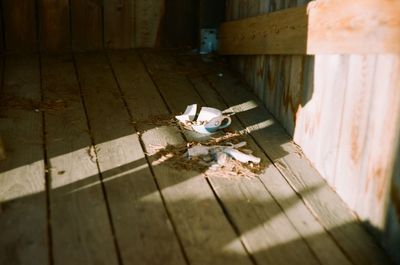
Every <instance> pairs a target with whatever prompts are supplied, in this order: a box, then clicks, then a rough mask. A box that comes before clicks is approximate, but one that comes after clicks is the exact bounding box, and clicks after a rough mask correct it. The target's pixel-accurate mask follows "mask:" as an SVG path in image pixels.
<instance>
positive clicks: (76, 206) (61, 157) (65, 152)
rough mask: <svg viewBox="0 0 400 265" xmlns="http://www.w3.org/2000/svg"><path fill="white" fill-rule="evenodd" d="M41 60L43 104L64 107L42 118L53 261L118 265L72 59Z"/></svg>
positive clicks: (59, 262)
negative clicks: (98, 262)
mask: <svg viewBox="0 0 400 265" xmlns="http://www.w3.org/2000/svg"><path fill="white" fill-rule="evenodd" d="M41 61H42V81H43V83H42V84H43V85H42V89H43V95H44V100H45V101H48V102H57V101H63V102H65V108H63V109H54V110H53V111H51V110H49V111H48V112H46V113H45V114H46V115H45V131H46V152H47V158H48V161H49V166H50V169H49V177H50V178H51V191H50V194H49V196H50V198H49V201H50V213H51V217H50V219H51V231H52V242H53V244H52V247H53V259H54V262H55V263H56V264H71V263H75V264H96V263H97V261H98V260H101V261H102V262H103V263H104V264H117V255H116V252H115V249H114V244H113V239H112V237H113V235H112V231H111V226H110V220H109V219H108V213H107V207H106V202H105V199H104V196H103V191H102V187H101V182H100V176H99V172H98V169H97V165H96V163H95V161H92V160H91V157H90V152H89V148H90V146H91V138H90V134H89V129H88V125H87V120H86V116H85V110H84V108H83V104H82V100H81V96H80V91H79V85H78V81H77V77H76V75H75V69H74V64H73V60H72V57H71V56H69V55H66V56H56V57H55V56H43V57H42V58H41Z"/></svg>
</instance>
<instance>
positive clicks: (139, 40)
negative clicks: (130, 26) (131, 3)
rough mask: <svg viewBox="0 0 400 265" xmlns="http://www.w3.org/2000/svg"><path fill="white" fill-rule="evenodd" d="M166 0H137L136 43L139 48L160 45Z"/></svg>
mask: <svg viewBox="0 0 400 265" xmlns="http://www.w3.org/2000/svg"><path fill="white" fill-rule="evenodd" d="M164 5H165V3H164V0H161V1H159V0H135V14H136V15H135V43H136V47H138V48H143V47H147V48H151V47H152V48H154V47H157V46H159V45H160V34H161V32H160V30H161V23H162V21H163V18H164V9H165V7H164Z"/></svg>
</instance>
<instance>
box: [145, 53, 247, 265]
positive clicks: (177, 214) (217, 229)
mask: <svg viewBox="0 0 400 265" xmlns="http://www.w3.org/2000/svg"><path fill="white" fill-rule="evenodd" d="M141 55H142V57H143V58H144V61H145V63H146V66H147V67H148V69H149V70H150V73H152V77H153V79H154V81H155V84H156V85H157V87H158V88H159V90H160V92H161V95H162V96H163V97H164V99H165V100H166V102H167V104H168V108H169V109H171V111H172V112H173V113H179V112H180V111H181V110H182V109H184V107H186V105H187V102H198V103H201V102H202V101H201V98H200V97H199V95H198V94H196V93H195V91H193V90H192V86H191V84H190V82H189V81H188V80H187V79H186V77H185V75H182V74H179V73H178V72H177V71H173V72H171V69H174V68H176V67H177V64H176V61H175V60H174V59H173V58H172V57H171V56H166V55H162V54H157V53H154V52H143V53H141ZM157 106H160V105H157ZM161 106H162V105H161ZM161 106H160V107H161ZM162 109H163V111H166V110H167V109H166V106H165V105H164V106H162ZM160 132H162V133H163V134H162V136H161V135H158V134H159V133H160ZM185 135H186V137H189V139H191V140H195V139H196V138H195V135H194V134H191V133H189V134H185ZM197 140H198V138H197ZM143 141H144V143H145V145H146V149H147V148H148V149H147V151H148V152H150V154H153V153H154V148H151V146H159V145H161V146H166V145H167V144H182V143H184V139H183V138H182V136H181V135H180V134H179V132H178V131H177V130H176V129H174V128H170V127H166V126H163V127H158V128H154V129H151V130H146V133H144V134H143ZM155 165H157V164H156V162H155V161H153V168H154V171H155V174H156V177H157V179H158V181H159V183H160V186H161V187H162V188H163V194H164V196H165V198H166V202H167V206H168V207H169V209H170V211H171V214H172V216H173V219H174V221H175V223H176V226H177V231H178V234H179V235H180V238H181V240H182V244H183V246H184V248H185V250H186V252H187V256H188V259H189V262H190V264H199V265H200V264H227V263H229V264H252V262H251V260H250V259H249V257H248V254H247V252H246V250H245V248H244V246H243V245H242V242H241V239H240V237H239V236H238V235H237V234H236V232H235V231H234V229H233V228H232V227H231V224H230V223H229V221H228V220H227V219H226V217H225V215H224V212H223V210H222V209H221V208H220V205H219V203H218V201H217V200H216V198H215V196H214V194H213V190H212V189H211V187H210V186H209V184H208V183H207V180H206V179H205V178H204V176H203V175H202V174H201V173H200V172H195V171H191V170H178V169H174V168H171V167H168V165H163V164H158V165H157V167H154V166H155ZM171 183H175V185H171ZM165 186H169V187H168V188H165ZM172 202H175V203H172ZM232 203H233V202H232ZM192 205H196V207H191V206H192Z"/></svg>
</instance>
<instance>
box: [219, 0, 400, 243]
mask: <svg viewBox="0 0 400 265" xmlns="http://www.w3.org/2000/svg"><path fill="white" fill-rule="evenodd" d="M244 2H245V3H244ZM259 2H261V1H259ZM262 2H265V3H264V4H267V5H269V9H268V10H264V11H263V12H266V11H267V12H268V11H269V12H271V11H274V10H279V9H281V8H288V7H290V6H294V5H305V4H306V3H307V2H308V1H281V0H274V1H262ZM321 2H324V1H321ZM326 2H327V3H328V2H331V3H332V2H333V1H326ZM239 3H241V5H239ZM371 3H372V2H369V1H368V3H366V5H367V6H368V5H370V4H371ZM380 3H381V2H379V3H376V4H380ZM250 4H251V1H243V2H241V1H233V0H232V1H230V0H229V1H228V5H227V15H228V17H227V18H228V19H229V20H235V19H240V18H244V17H247V16H251V14H249V13H248V10H249V8H248V6H249V5H250ZM372 4H373V3H372ZM382 4H383V5H386V4H394V5H397V4H398V3H397V2H396V1H383V2H382ZM239 10H240V12H239ZM260 10H261V5H260ZM383 10H385V8H384V7H382V9H379V8H377V9H375V10H374V11H373V12H382V11H383ZM260 12H261V11H260ZM389 13H390V12H388V14H389ZM252 15H254V14H252ZM377 17H379V16H377ZM389 17H390V16H389ZM389 17H388V18H389ZM335 19H336V18H335ZM383 20H385V19H383ZM371 21H372V20H371ZM378 24H379V23H378ZM393 25H394V24H393ZM390 27H391V26H390ZM397 28H398V27H397ZM326 32H328V31H326ZM366 42H368V41H366ZM368 43H369V42H368ZM396 43H398V42H396ZM366 46H368V45H366ZM302 57H303V58H302V61H303V63H302V66H301V67H300V63H299V61H298V58H296V56H292V55H285V56H281V55H266V56H264V59H262V58H261V57H259V56H257V57H254V56H233V58H230V61H231V65H232V66H233V67H234V68H235V69H236V70H237V71H239V72H240V73H241V75H242V78H243V80H244V81H245V82H246V83H248V84H249V85H250V88H249V90H251V91H253V92H254V93H256V94H257V96H258V97H259V98H260V99H262V100H263V103H264V104H265V106H266V107H267V108H268V110H269V111H270V112H271V113H272V115H273V116H274V117H275V118H276V119H277V120H278V121H279V122H280V123H281V124H282V126H283V127H284V128H285V129H286V130H287V131H288V132H289V134H290V135H293V138H294V141H295V142H296V144H298V145H300V147H301V148H302V149H303V151H304V154H305V155H306V156H307V158H309V159H310V162H311V163H312V164H313V166H314V167H315V168H316V169H317V170H318V171H319V172H320V173H321V174H322V176H323V177H324V178H325V179H326V180H327V181H328V183H329V184H330V185H331V186H332V187H333V188H334V189H336V190H338V191H339V192H340V194H342V195H343V198H345V200H346V201H345V203H348V204H349V205H351V207H352V210H354V211H355V212H356V213H357V215H358V217H359V218H360V219H361V220H363V221H364V222H365V223H367V224H370V226H371V227H373V229H372V230H374V231H375V234H379V233H376V231H385V232H382V233H381V234H380V235H379V236H380V238H381V240H382V241H385V239H384V238H385V237H386V238H389V236H386V235H388V234H390V233H389V232H388V231H386V230H387V229H389V230H390V231H393V230H395V229H396V228H395V226H394V225H389V224H385V222H384V221H383V220H385V219H386V216H387V214H388V213H387V212H386V209H388V208H387V202H388V201H389V197H391V192H390V191H389V188H388V181H389V180H390V179H392V178H393V175H392V173H390V172H391V171H393V167H394V166H393V163H392V160H393V159H394V158H395V155H394V154H395V153H396V150H395V149H396V145H395V144H394V143H395V142H396V141H399V140H398V136H397V137H395V136H393V135H396V134H397V135H398V133H396V129H395V128H394V127H393V126H390V127H389V128H387V127H386V126H382V125H379V124H381V122H382V121H383V120H387V121H389V120H390V121H391V122H388V123H387V124H391V125H393V124H398V122H397V121H396V119H398V114H397V113H398V111H396V110H394V109H391V111H389V108H392V107H390V106H397V105H398V103H392V102H393V101H392V100H394V99H393V98H396V96H394V97H393V98H390V99H389V98H387V97H386V96H385V95H386V93H387V92H386V91H389V90H390V89H392V90H391V91H392V92H391V93H393V95H397V94H396V93H397V92H395V90H393V89H394V88H393V87H392V88H389V86H390V85H389V84H395V83H396V82H397V81H395V80H396V79H398V78H399V77H398V76H399V74H398V73H399V70H398V63H397V62H398V60H399V55H398V54H385V55H383V54H382V55H363V56H361V55H357V54H354V55H353V54H347V55H338V54H329V55H316V56H302ZM360 57H362V58H363V59H359V58H360ZM262 60H264V61H263V62H262ZM260 62H261V63H260ZM395 73H397V74H395ZM389 80H391V81H389ZM371 84H372V87H371ZM360 87H363V89H361V88H360ZM382 87H384V88H382ZM360 89H361V90H360ZM356 90H357V91H360V92H359V93H358V95H357V96H355V95H356V94H357V93H356V92H355V91H356ZM368 91H369V92H368ZM380 91H382V92H380ZM361 95H362V96H361ZM364 98H365V99H364ZM367 98H369V101H368V99H367ZM362 101H364V103H361V102H362ZM388 102H391V103H390V104H389V103H388ZM371 139H374V141H372V140H371ZM389 139H390V140H389ZM389 141H392V142H390V143H389ZM378 142H379V143H380V144H379V145H381V146H385V148H378V147H377V146H378V144H377V143H378ZM353 147H354V148H353ZM376 148H378V151H377V149H376ZM353 150H354V152H353ZM356 153H358V154H359V157H358V159H355V160H353V161H351V160H349V159H350V158H351V156H352V155H355V154H356ZM354 157H355V158H357V157H356V156H354ZM339 164H340V165H339ZM389 182H390V181H389ZM350 183H351V184H350ZM354 185H356V186H354ZM377 187H379V188H377ZM372 190H374V192H372ZM378 190H380V191H379V192H378ZM390 201H391V200H390ZM388 211H391V212H394V210H393V209H392V210H388ZM392 220H393V218H392ZM385 244H386V245H395V244H392V243H385Z"/></svg>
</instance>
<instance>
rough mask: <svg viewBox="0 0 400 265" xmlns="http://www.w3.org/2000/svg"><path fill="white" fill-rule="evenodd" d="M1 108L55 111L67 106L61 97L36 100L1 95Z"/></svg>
mask: <svg viewBox="0 0 400 265" xmlns="http://www.w3.org/2000/svg"><path fill="white" fill-rule="evenodd" d="M0 105H1V108H2V109H5V110H29V111H36V112H55V111H60V110H64V109H66V108H67V106H68V104H67V101H65V100H63V99H56V100H44V101H38V100H33V99H28V98H21V97H15V96H11V95H2V97H1V103H0Z"/></svg>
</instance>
